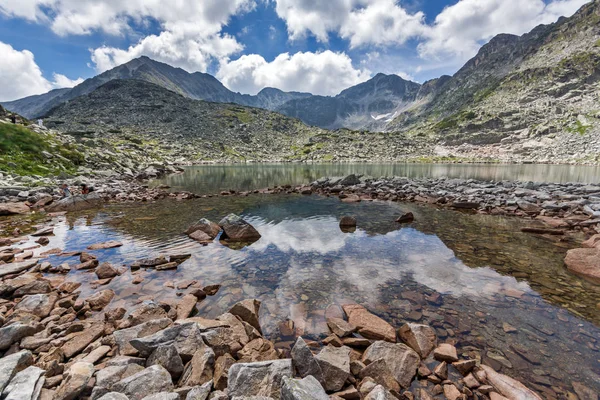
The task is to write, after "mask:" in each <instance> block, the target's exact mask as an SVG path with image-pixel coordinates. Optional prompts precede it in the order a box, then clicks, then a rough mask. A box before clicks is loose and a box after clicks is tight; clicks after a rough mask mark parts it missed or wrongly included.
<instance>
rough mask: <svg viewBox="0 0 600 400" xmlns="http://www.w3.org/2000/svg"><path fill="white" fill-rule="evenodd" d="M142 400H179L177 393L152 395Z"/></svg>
mask: <svg viewBox="0 0 600 400" xmlns="http://www.w3.org/2000/svg"><path fill="white" fill-rule="evenodd" d="M142 400H179V395H178V394H177V393H169V392H162V393H156V394H151V395H150V396H146V397H144V398H143V399H142Z"/></svg>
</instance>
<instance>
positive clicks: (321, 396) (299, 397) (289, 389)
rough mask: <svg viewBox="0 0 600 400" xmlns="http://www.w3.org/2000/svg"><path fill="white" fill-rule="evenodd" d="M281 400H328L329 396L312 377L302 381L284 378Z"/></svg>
mask: <svg viewBox="0 0 600 400" xmlns="http://www.w3.org/2000/svg"><path fill="white" fill-rule="evenodd" d="M281 400H329V396H327V393H325V390H323V387H322V386H321V384H320V383H319V381H318V380H317V379H316V378H315V377H314V376H307V377H306V378H304V379H291V378H288V377H284V378H283V385H282V387H281Z"/></svg>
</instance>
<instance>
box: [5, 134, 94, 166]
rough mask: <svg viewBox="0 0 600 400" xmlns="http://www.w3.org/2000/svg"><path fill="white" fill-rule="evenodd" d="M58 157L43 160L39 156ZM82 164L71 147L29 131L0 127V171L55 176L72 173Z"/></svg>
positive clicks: (80, 156) (43, 158)
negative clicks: (50, 155)
mask: <svg viewBox="0 0 600 400" xmlns="http://www.w3.org/2000/svg"><path fill="white" fill-rule="evenodd" d="M44 151H46V152H48V153H50V154H53V155H59V156H60V157H54V158H52V159H51V160H47V159H46V157H44V155H43V154H42V152H44ZM83 161H84V157H83V154H81V153H80V152H79V151H77V149H76V148H75V147H74V146H72V145H68V144H67V145H65V144H62V143H59V142H57V141H55V140H52V139H51V138H49V137H46V136H43V135H40V134H38V133H35V132H33V131H30V130H29V129H27V128H25V127H23V126H20V125H13V124H4V123H0V170H1V171H4V172H12V173H16V174H19V175H40V176H48V175H57V174H59V173H60V172H68V173H71V172H75V171H76V170H77V166H78V165H81V164H82V163H83Z"/></svg>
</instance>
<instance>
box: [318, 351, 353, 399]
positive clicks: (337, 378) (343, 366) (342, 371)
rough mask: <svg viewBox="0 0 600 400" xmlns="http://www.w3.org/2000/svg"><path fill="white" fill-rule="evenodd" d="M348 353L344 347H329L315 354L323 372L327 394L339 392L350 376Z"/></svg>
mask: <svg viewBox="0 0 600 400" xmlns="http://www.w3.org/2000/svg"><path fill="white" fill-rule="evenodd" d="M350 351H351V350H350V348H349V347H346V346H342V347H334V346H331V345H329V346H327V347H324V348H323V349H322V350H321V351H320V352H319V354H317V356H316V359H317V362H318V363H319V366H320V367H321V371H323V380H324V382H325V390H327V391H328V392H337V391H338V390H341V389H342V387H344V383H345V382H346V379H348V377H349V376H350Z"/></svg>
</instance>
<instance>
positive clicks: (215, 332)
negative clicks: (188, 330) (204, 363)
mask: <svg viewBox="0 0 600 400" xmlns="http://www.w3.org/2000/svg"><path fill="white" fill-rule="evenodd" d="M202 339H204V342H205V343H206V344H207V345H208V346H209V347H212V349H213V350H214V352H215V355H216V356H217V357H220V356H222V355H224V354H232V355H237V354H238V352H239V351H240V350H242V345H241V343H240V342H238V341H237V340H236V338H235V335H234V333H233V330H232V329H231V328H221V327H220V328H214V329H211V330H209V331H207V332H203V333H202Z"/></svg>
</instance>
